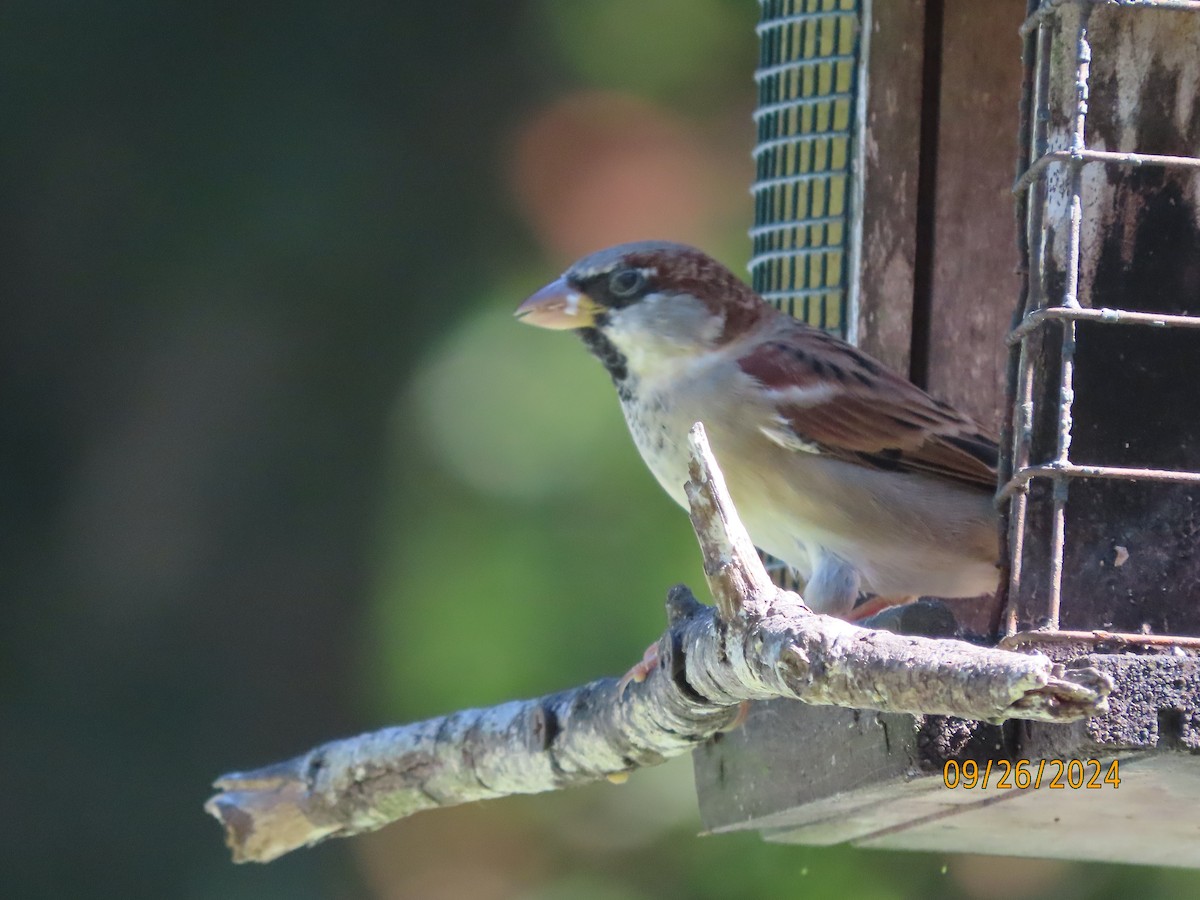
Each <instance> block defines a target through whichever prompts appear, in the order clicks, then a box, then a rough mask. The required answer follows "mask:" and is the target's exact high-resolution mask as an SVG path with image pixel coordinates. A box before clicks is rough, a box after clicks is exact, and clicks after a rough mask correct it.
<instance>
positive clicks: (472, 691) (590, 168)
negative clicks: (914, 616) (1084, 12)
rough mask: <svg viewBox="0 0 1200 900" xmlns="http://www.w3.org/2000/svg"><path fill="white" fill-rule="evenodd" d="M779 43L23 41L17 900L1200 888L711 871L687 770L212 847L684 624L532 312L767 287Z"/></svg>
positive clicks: (94, 17) (8, 325)
mask: <svg viewBox="0 0 1200 900" xmlns="http://www.w3.org/2000/svg"><path fill="white" fill-rule="evenodd" d="M757 14H758V8H757V5H756V4H754V3H753V2H750V0H652V2H645V0H594V2H593V0H587V2H562V0H559V2H554V0H540V2H535V0H529V2H509V3H499V2H484V0H460V2H457V3H454V4H435V3H424V4H421V3H404V4H399V3H394V4H384V3H365V2H363V3H343V4H334V3H313V2H301V3H279V2H273V0H262V2H259V3H254V4H231V3H207V4H203V3H178V2H167V0H158V2H154V3H139V2H126V3H119V4H118V3H87V2H84V3H78V2H77V3H59V2H54V0H41V2H37V3H33V2H23V3H22V2H15V3H10V4H6V5H5V8H4V9H3V11H0V114H2V116H3V122H4V133H5V134H4V138H3V140H0V159H2V161H3V164H2V166H0V185H2V197H3V202H2V203H0V228H2V240H3V245H2V258H3V263H2V264H0V398H2V404H3V405H2V407H0V408H2V410H3V417H2V419H0V428H2V429H3V439H2V441H0V466H2V468H0V591H2V595H0V596H2V597H3V613H4V615H3V627H2V628H0V717H2V721H0V784H2V785H3V808H4V812H5V815H4V826H3V828H4V834H5V839H4V840H3V841H2V842H0V893H2V894H3V896H5V897H14V898H61V897H72V898H75V897H81V898H82V897H89V898H90V897H95V898H110V897H111V898H116V897H120V898H130V897H139V898H140V897H155V898H158V897H171V898H176V897H178V898H189V900H191V898H267V900H270V898H298V900H307V898H347V900H349V898H408V897H416V898H435V900H436V898H459V897H472V898H484V900H489V898H536V900H549V898H564V900H566V898H571V900H575V898H580V900H593V898H595V900H625V898H675V897H678V898H688V897H700V898H709V897H711V898H725V897H730V898H737V897H772V896H798V895H812V896H830V895H834V894H837V895H840V896H852V897H862V898H901V897H958V896H965V897H974V898H999V897H1005V898H1012V897H1037V896H1055V897H1108V896H1114V897H1116V896H1127V895H1128V894H1129V893H1131V892H1132V891H1134V890H1136V891H1138V892H1139V894H1140V895H1141V896H1179V895H1183V894H1186V893H1192V892H1195V891H1196V890H1197V889H1198V888H1200V876H1198V875H1196V874H1194V873H1191V872H1187V871H1172V870H1153V869H1135V868H1129V867H1117V866H1103V865H1071V864H1066V863H1057V862H1039V861H1032V862H1021V863H1019V864H1017V863H1014V862H1013V861H1011V860H1004V859H996V858H983V857H963V856H954V855H951V854H944V855H923V854H900V853H883V852H868V851H858V850H853V849H848V848H844V847H834V848H796V847H789V846H774V845H770V844H767V843H764V842H762V841H761V840H760V839H759V838H758V837H757V836H756V835H735V836H717V837H712V836H709V837H699V836H697V832H698V831H699V828H700V825H699V820H698V818H697V814H696V806H695V800H694V796H693V791H692V785H691V767H690V762H689V761H688V760H687V759H683V760H676V761H674V762H673V763H671V764H668V765H666V766H663V767H661V768H660V769H657V770H652V771H648V772H645V773H640V774H638V775H635V776H634V777H633V778H632V779H631V780H630V781H629V782H628V783H627V784H625V785H623V786H614V785H608V784H605V785H599V786H595V787H593V788H589V789H584V790H577V791H574V792H569V793H564V794H559V795H545V796H538V797H525V798H514V799H510V800H503V801H497V802H493V803H489V804H484V805H478V806H471V807H464V808H458V809H453V810H446V811H438V812H431V813H424V814H421V815H418V816H416V817H415V818H413V819H410V820H407V821H405V822H402V823H399V824H396V825H393V826H391V827H389V828H387V829H385V830H383V831H381V832H379V833H377V834H374V835H370V836H366V837H361V838H357V839H353V840H349V841H339V842H334V843H330V844H326V845H322V846H320V847H318V848H316V849H313V850H309V851H303V852H299V853H296V854H293V855H292V856H289V857H286V858H284V859H282V860H280V861H278V862H275V863H272V864H270V865H269V866H265V867H262V866H242V867H234V866H233V865H232V864H231V863H230V862H229V857H228V853H227V851H226V850H225V847H224V846H223V842H222V836H221V832H220V828H219V826H218V825H217V824H216V823H215V822H214V821H213V820H211V819H209V818H208V817H207V816H206V815H205V814H204V813H203V812H202V810H201V805H202V803H203V801H204V799H205V798H206V797H207V796H208V795H209V793H210V788H209V783H210V782H211V780H212V779H213V778H214V777H216V776H217V775H219V774H220V773H222V772H225V771H228V770H231V769H237V768H247V767H253V766H256V765H260V764H264V763H267V762H270V761H273V760H276V759H280V758H284V757H287V756H291V755H294V754H296V753H298V752H300V751H303V750H305V749H307V748H308V747H309V746H310V745H312V744H314V743H318V742H321V741H323V740H327V739H330V738H333V737H338V736H342V735H346V734H351V733H354V732H357V731H362V730H367V729H371V728H376V727H380V726H382V725H385V724H389V723H393V722H401V721H410V720H413V719H418V718H423V717H427V716H431V715H436V714H440V713H444V712H448V711H451V710H453V709H457V708H461V707H466V706H478V705H488V704H492V703H496V702H500V701H503V700H506V699H511V698H514V697H521V696H530V695H536V694H542V693H547V692H550V691H553V690H557V689H560V688H564V687H568V686H573V685H576V684H580V683H582V682H584V681H587V680H590V679H592V678H594V677H598V676H600V675H605V674H618V673H620V672H622V671H624V670H625V669H626V668H628V666H629V665H630V664H631V663H632V662H634V661H635V660H636V659H638V658H639V657H640V655H641V652H642V650H643V649H644V648H645V646H646V645H647V643H649V642H650V641H651V640H652V639H654V638H655V637H656V636H657V634H658V633H659V632H660V631H661V629H662V626H663V624H664V617H663V610H662V600H663V598H664V596H665V591H666V589H667V588H668V587H669V586H670V585H671V584H673V583H675V582H679V581H686V582H689V583H690V584H692V585H693V586H696V587H699V586H700V585H702V582H703V579H702V574H701V571H700V565H699V560H698V555H697V553H696V551H695V548H694V545H693V538H692V535H691V531H690V528H689V526H688V523H687V518H686V516H685V515H683V514H682V513H681V512H680V511H678V510H677V509H675V508H674V506H673V505H672V504H671V502H670V501H669V500H668V499H667V498H666V497H665V495H664V494H663V493H662V492H661V490H660V489H659V488H658V487H657V485H655V484H654V483H653V480H652V478H651V477H650V475H649V474H648V473H647V472H646V471H645V470H644V468H643V467H642V464H641V463H640V461H639V460H638V459H637V456H636V453H635V451H634V450H633V447H632V444H631V442H630V441H629V439H628V437H627V435H626V433H625V429H624V425H623V423H622V421H621V417H620V413H619V410H618V408H617V404H616V399H615V396H614V395H613V393H612V391H611V388H610V386H609V384H608V383H607V378H606V376H605V374H604V373H603V371H602V370H601V368H600V367H599V366H598V365H597V364H596V363H595V362H594V361H593V360H591V359H590V358H589V357H588V356H587V355H586V354H585V353H584V352H583V350H582V349H581V348H580V347H579V346H578V344H577V342H576V341H574V340H571V339H570V338H569V337H567V336H564V335H553V334H548V333H546V332H541V331H537V330H535V329H532V328H522V327H520V326H518V325H517V324H516V323H514V322H513V320H512V318H511V312H512V310H513V309H514V308H515V306H516V305H517V303H519V302H520V300H521V299H522V298H524V297H525V296H526V295H527V294H528V293H529V292H531V291H532V290H533V289H535V288H537V287H538V286H540V285H541V284H542V283H544V282H545V281H547V280H549V279H550V278H552V277H553V276H555V275H556V274H557V273H558V272H559V271H560V270H561V269H562V268H563V267H564V266H565V265H566V264H567V263H569V262H570V261H572V260H573V259H574V258H575V257H577V256H579V255H580V254H582V253H585V252H588V251H590V250H594V249H597V248H599V247H601V246H604V245H606V244H610V243H614V242H617V241H624V240H633V239H638V238H648V237H661V238H672V239H676V240H682V241H687V242H692V243H697V244H700V245H702V246H704V247H706V248H707V249H709V250H711V251H712V252H714V253H715V254H716V255H717V256H719V257H720V258H722V259H723V260H724V261H726V262H727V263H729V264H730V265H731V266H732V267H734V269H735V270H736V271H743V270H744V263H745V260H746V258H747V256H748V253H749V241H748V239H747V238H746V229H747V228H748V226H749V224H750V218H751V204H750V197H749V194H748V186H749V184H750V180H751V177H752V174H753V171H752V165H751V161H750V155H749V153H750V148H751V146H752V143H753V128H752V126H751V122H750V114H751V110H752V106H753V100H754V90H753V81H752V72H753V69H754V65H755V59H756V44H755V35H754V23H755V21H756V19H757ZM1012 40H1013V42H1014V52H1015V47H1016V38H1015V36H1013V38H1012ZM1015 102H1016V98H1014V103H1015Z"/></svg>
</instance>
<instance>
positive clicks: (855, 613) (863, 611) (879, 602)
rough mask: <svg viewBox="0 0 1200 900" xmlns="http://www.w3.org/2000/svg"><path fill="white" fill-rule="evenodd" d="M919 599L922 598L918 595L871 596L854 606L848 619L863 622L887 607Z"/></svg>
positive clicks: (847, 616) (848, 620)
mask: <svg viewBox="0 0 1200 900" xmlns="http://www.w3.org/2000/svg"><path fill="white" fill-rule="evenodd" d="M918 599H920V598H918V597H879V596H875V597H871V598H870V599H868V600H864V601H863V602H862V603H860V604H858V606H856V607H854V609H852V610H850V612H849V613H847V614H846V621H847V622H862V621H863V620H865V619H869V618H871V616H874V615H878V614H879V613H881V612H883V611H884V610H885V609H891V608H892V607H893V606H903V605H904V604H906V603H912V602H913V601H914V600H918Z"/></svg>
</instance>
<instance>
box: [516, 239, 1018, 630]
mask: <svg viewBox="0 0 1200 900" xmlns="http://www.w3.org/2000/svg"><path fill="white" fill-rule="evenodd" d="M516 315H517V317H518V318H519V319H520V320H521V321H522V322H528V323H529V324H531V325H537V326H540V327H542V328H551V329H571V330H574V331H576V332H577V333H578V334H579V336H580V337H581V338H582V339H583V342H584V344H585V346H586V347H587V348H588V350H590V351H591V352H592V354H593V355H595V356H596V357H598V358H599V360H600V362H601V363H602V364H603V365H604V367H605V368H606V369H607V370H608V373H609V375H611V376H612V380H613V383H614V384H615V385H616V388H617V395H618V397H619V398H620V401H621V409H622V411H623V412H624V413H625V420H626V422H627V423H628V424H629V431H630V433H631V434H632V435H633V440H634V443H635V444H637V448H638V450H639V451H640V452H641V454H642V459H643V460H645V462H646V465H647V466H649V467H650V471H651V472H653V473H654V476H655V478H657V479H658V481H659V483H660V484H661V485H662V486H663V488H664V489H666V491H667V493H668V494H670V495H671V497H673V498H674V499H675V501H676V502H677V503H679V504H680V505H681V506H683V507H684V508H687V498H686V496H685V494H684V483H685V482H686V481H687V479H688V460H689V453H688V442H687V434H688V429H689V428H690V427H691V426H692V424H693V423H695V422H703V423H704V427H705V430H706V431H707V433H708V438H709V441H710V443H711V446H712V450H713V454H714V455H715V456H716V459H717V462H718V463H719V464H720V466H721V469H722V471H723V472H724V473H725V480H726V482H727V484H728V487H729V493H730V496H731V497H732V498H733V501H734V504H735V506H736V507H737V509H738V512H739V514H740V516H741V518H742V521H743V522H744V524H745V526H746V530H747V531H748V532H749V533H750V537H751V538H752V539H753V540H754V542H755V544H757V545H758V546H759V547H760V548H761V549H763V550H765V551H766V552H768V553H770V554H771V555H773V556H775V557H778V558H779V559H781V560H783V561H784V562H786V563H788V564H789V565H791V566H792V567H793V568H795V569H797V570H799V572H800V573H801V574H802V576H803V577H805V578H806V579H807V585H806V587H805V589H804V592H803V596H804V601H805V603H807V604H808V606H809V607H810V608H811V609H813V610H815V611H817V612H822V613H827V614H830V615H835V616H840V617H843V618H847V617H852V616H851V611H852V610H853V608H854V604H855V601H856V599H857V598H858V596H859V593H860V591H861V592H868V593H871V594H874V595H876V596H877V597H879V598H886V599H884V600H882V603H883V604H886V603H889V602H905V601H907V600H911V599H915V598H916V597H919V596H924V595H930V596H935V597H973V596H977V595H979V594H986V593H990V592H992V591H994V590H995V589H996V586H997V581H998V570H997V565H996V564H997V559H998V555H999V549H998V547H999V539H998V531H997V523H996V512H995V510H994V508H993V506H992V496H993V493H994V491H995V488H996V444H995V442H994V440H993V439H992V438H991V437H990V436H988V435H987V434H985V433H984V431H983V429H981V428H980V426H979V425H978V424H976V423H975V422H972V421H971V420H970V419H969V418H967V417H966V416H964V415H962V414H961V413H959V412H956V411H955V410H954V409H953V408H951V407H950V406H948V405H947V404H945V403H942V402H941V401H939V400H935V399H934V398H932V397H930V396H929V395H928V394H926V393H925V392H924V391H922V390H921V389H920V388H918V387H916V386H914V385H913V384H911V383H909V382H908V381H906V380H905V379H903V378H901V377H900V376H898V375H896V374H894V373H892V372H890V371H888V370H887V369H885V368H884V367H883V366H882V365H880V364H879V363H877V362H875V361H874V360H873V359H871V358H870V357H869V356H867V355H866V354H864V353H863V352H861V351H860V350H858V349H856V348H855V347H853V346H851V345H850V344H847V343H846V342H844V341H842V340H839V339H838V338H836V337H833V336H831V335H829V334H827V333H826V332H823V331H820V330H818V329H815V328H811V327H809V326H808V325H805V324H804V323H802V322H800V321H798V320H797V319H794V318H792V317H791V316H788V315H785V314H784V313H781V312H779V311H778V310H776V309H775V308H774V307H772V306H771V305H769V304H768V303H766V302H765V301H764V300H763V299H762V298H761V297H759V296H758V295H757V294H756V293H755V292H754V291H753V290H751V289H750V288H749V287H747V286H746V285H745V284H744V283H743V282H742V281H741V280H739V279H738V278H737V277H736V276H735V275H734V274H733V273H732V272H730V271H729V270H728V269H726V268H725V267H724V266H722V265H721V264H720V263H718V262H716V261H715V260H713V259H712V258H710V257H709V256H707V255H705V254H704V253H702V252H701V251H699V250H696V249H694V248H692V247H687V246H683V245H680V244H672V243H666V242H657V241H654V242H640V243H633V244H622V245H620V246H617V247H610V248H609V249H607V250H601V251H599V252H598V253H594V254H592V255H591V256H587V257H584V258H583V259H581V260H579V261H578V262H576V263H575V264H574V265H573V266H571V267H570V268H569V269H567V271H566V273H564V274H563V276H562V277H561V278H559V279H558V280H556V281H554V282H552V283H550V284H548V285H547V286H546V287H544V288H542V289H541V290H540V291H538V292H537V293H535V294H534V295H533V296H531V297H530V298H529V299H528V300H526V301H525V302H524V303H522V304H521V306H520V307H519V308H518V309H517V311H516Z"/></svg>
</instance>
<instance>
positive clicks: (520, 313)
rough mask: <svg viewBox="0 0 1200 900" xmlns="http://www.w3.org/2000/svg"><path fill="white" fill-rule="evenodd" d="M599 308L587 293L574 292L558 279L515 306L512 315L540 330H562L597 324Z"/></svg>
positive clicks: (573, 289)
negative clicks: (515, 309)
mask: <svg viewBox="0 0 1200 900" xmlns="http://www.w3.org/2000/svg"><path fill="white" fill-rule="evenodd" d="M602 308H603V307H601V306H600V304H598V303H596V302H595V301H594V300H593V299H592V298H591V297H589V296H588V295H587V294H585V293H583V292H581V291H577V290H575V288H573V287H571V286H570V285H569V284H567V282H566V280H565V279H562V278H559V279H558V280H557V281H552V282H550V283H549V284H548V285H546V286H545V287H544V288H542V289H541V290H540V291H538V292H537V293H536V294H534V295H533V296H531V297H530V298H529V299H528V300H526V301H525V302H524V303H522V304H521V305H520V306H518V307H517V311H516V312H515V313H513V315H515V316H516V317H517V318H518V319H520V320H521V321H522V322H528V323H529V324H530V325H537V326H538V327H539V328H552V329H554V330H555V331H563V330H566V329H568V328H587V327H589V326H590V325H592V324H593V323H594V322H595V321H596V313H597V312H599V311H600V310H601V309H602Z"/></svg>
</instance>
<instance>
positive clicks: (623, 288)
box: [608, 269, 646, 297]
mask: <svg viewBox="0 0 1200 900" xmlns="http://www.w3.org/2000/svg"><path fill="white" fill-rule="evenodd" d="M645 283H646V276H645V275H643V274H642V273H641V272H639V271H638V270H637V269H619V270H618V271H616V272H613V273H612V275H610V276H609V278H608V291H609V293H610V294H612V295H613V296H614V297H632V296H633V295H634V294H636V293H637V292H638V291H639V290H641V289H642V285H644V284H645Z"/></svg>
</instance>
